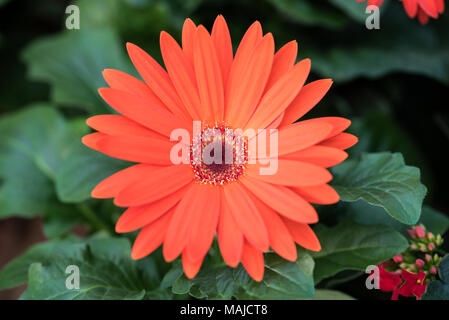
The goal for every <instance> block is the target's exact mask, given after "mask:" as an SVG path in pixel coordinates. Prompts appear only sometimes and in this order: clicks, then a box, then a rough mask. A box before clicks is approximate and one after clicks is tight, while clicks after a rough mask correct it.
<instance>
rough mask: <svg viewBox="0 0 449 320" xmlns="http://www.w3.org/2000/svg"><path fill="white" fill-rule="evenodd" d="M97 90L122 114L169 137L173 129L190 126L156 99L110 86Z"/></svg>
mask: <svg viewBox="0 0 449 320" xmlns="http://www.w3.org/2000/svg"><path fill="white" fill-rule="evenodd" d="M98 92H99V93H100V95H101V97H102V98H103V99H104V100H105V101H106V102H107V103H108V104H109V105H110V106H111V107H112V108H114V109H115V110H117V111H118V112H119V113H121V114H122V115H124V116H126V117H127V118H130V119H131V120H134V121H136V122H138V123H140V124H141V125H143V126H145V127H147V128H149V129H151V130H154V131H156V132H159V133H160V134H163V135H165V136H167V137H170V134H171V132H172V131H173V130H175V129H178V128H190V127H191V125H189V124H188V122H186V121H184V120H181V119H180V118H178V117H176V116H175V115H174V114H172V113H171V112H170V111H168V110H167V109H165V108H164V107H163V106H162V105H161V104H158V101H157V100H156V99H155V100H154V101H151V100H149V99H145V100H143V99H142V98H140V97H138V96H135V95H132V94H130V93H128V92H125V91H121V90H117V89H112V88H101V89H99V90H98Z"/></svg>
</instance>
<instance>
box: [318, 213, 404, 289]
mask: <svg viewBox="0 0 449 320" xmlns="http://www.w3.org/2000/svg"><path fill="white" fill-rule="evenodd" d="M314 231H315V233H316V235H317V237H318V239H320V243H321V246H322V250H321V251H320V252H314V253H311V254H312V257H313V259H314V260H315V271H314V278H315V282H316V283H319V282H320V281H321V280H323V279H324V278H328V277H330V276H333V275H335V274H336V273H337V272H340V271H343V270H362V271H364V270H365V269H366V267H367V266H368V265H377V264H379V263H380V262H382V261H385V260H388V259H390V258H391V257H393V256H395V255H397V254H399V253H401V252H403V251H404V250H405V249H407V247H408V242H407V240H406V239H405V238H404V237H403V236H402V235H401V234H399V233H398V232H397V231H395V230H393V229H391V228H390V227H388V226H383V225H371V226H364V225H360V224H357V223H355V222H352V221H350V220H346V221H343V222H341V223H340V224H338V225H337V226H334V227H326V226H324V225H318V226H317V228H315V229H314Z"/></svg>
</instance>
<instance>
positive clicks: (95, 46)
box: [22, 28, 130, 113]
mask: <svg viewBox="0 0 449 320" xmlns="http://www.w3.org/2000/svg"><path fill="white" fill-rule="evenodd" d="M22 56H23V60H24V62H25V63H26V64H27V65H28V67H29V77H30V78H31V79H32V80H37V81H44V82H48V83H49V84H50V85H51V96H52V101H53V102H55V103H57V104H62V105H67V106H78V107H81V108H83V109H85V110H86V111H88V112H89V113H105V112H110V110H111V109H110V108H109V107H107V106H106V104H105V103H104V102H103V101H102V100H101V98H100V96H99V95H98V93H97V90H98V88H100V87H104V86H105V85H106V83H105V82H104V80H103V79H102V75H101V72H102V71H103V70H104V69H106V68H114V69H120V70H123V71H128V70H129V69H130V67H129V63H128V60H126V59H125V57H124V44H120V41H119V39H118V37H117V35H116V34H115V33H114V32H113V31H112V30H110V29H107V28H105V29H92V28H88V30H84V28H81V29H80V30H76V31H67V32H65V33H62V34H59V35H55V36H49V37H46V38H39V39H37V40H35V41H34V42H33V43H31V44H30V45H29V46H28V47H27V48H26V49H25V50H24V51H23V55H22Z"/></svg>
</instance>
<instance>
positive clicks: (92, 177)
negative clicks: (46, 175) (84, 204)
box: [55, 139, 129, 203]
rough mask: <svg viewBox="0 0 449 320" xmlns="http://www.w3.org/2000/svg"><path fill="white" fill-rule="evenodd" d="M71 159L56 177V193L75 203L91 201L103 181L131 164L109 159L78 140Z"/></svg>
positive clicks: (62, 166) (61, 197) (61, 198)
mask: <svg viewBox="0 0 449 320" xmlns="http://www.w3.org/2000/svg"><path fill="white" fill-rule="evenodd" d="M76 143H77V144H78V146H75V147H74V148H73V149H72V151H71V154H70V156H69V157H67V159H66V160H65V161H64V162H63V163H62V164H61V167H60V169H59V170H58V174H57V175H56V179H55V183H56V192H57V195H58V198H59V199H60V200H61V201H63V202H69V203H75V202H81V201H84V200H87V199H90V193H91V191H92V189H93V188H94V187H95V186H96V185H97V184H98V183H99V182H100V181H102V180H103V179H105V178H107V177H108V176H110V175H112V174H114V173H116V172H117V171H120V170H122V169H125V168H126V167H127V166H129V163H127V162H125V161H121V160H117V159H114V158H110V157H107V156H105V155H103V154H101V153H99V152H97V151H94V150H91V149H89V148H87V147H85V146H83V145H81V140H80V139H77V141H76Z"/></svg>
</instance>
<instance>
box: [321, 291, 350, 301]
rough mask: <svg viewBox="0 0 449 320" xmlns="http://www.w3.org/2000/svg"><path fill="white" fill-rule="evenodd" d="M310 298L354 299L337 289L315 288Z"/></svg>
mask: <svg viewBox="0 0 449 320" xmlns="http://www.w3.org/2000/svg"><path fill="white" fill-rule="evenodd" d="M312 300H355V299H354V298H353V297H351V296H349V295H347V294H346V293H343V292H341V291H337V290H329V289H317V290H315V296H314V297H313V299H312Z"/></svg>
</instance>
